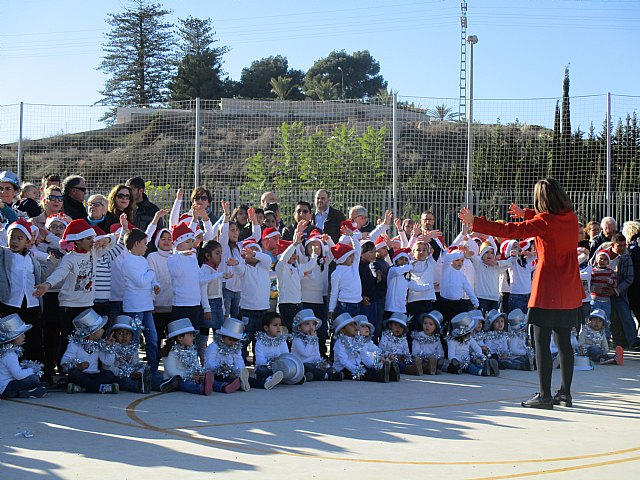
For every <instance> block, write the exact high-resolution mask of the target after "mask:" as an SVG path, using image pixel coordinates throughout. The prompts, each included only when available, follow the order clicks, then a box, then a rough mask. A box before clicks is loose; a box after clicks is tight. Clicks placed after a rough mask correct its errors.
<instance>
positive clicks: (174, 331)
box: [167, 318, 196, 338]
mask: <svg viewBox="0 0 640 480" xmlns="http://www.w3.org/2000/svg"><path fill="white" fill-rule="evenodd" d="M195 331H196V329H195V328H193V325H192V324H191V320H189V319H188V318H179V319H178V320H174V321H173V322H170V323H169V325H167V338H173V337H177V336H178V335H182V334H183V333H189V332H195Z"/></svg>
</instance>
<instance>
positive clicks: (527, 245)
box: [518, 237, 534, 252]
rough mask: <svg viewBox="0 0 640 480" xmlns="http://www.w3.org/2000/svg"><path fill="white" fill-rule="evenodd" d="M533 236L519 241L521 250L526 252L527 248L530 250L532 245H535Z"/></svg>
mask: <svg viewBox="0 0 640 480" xmlns="http://www.w3.org/2000/svg"><path fill="white" fill-rule="evenodd" d="M533 241H534V240H533V237H532V238H527V239H525V240H522V241H521V242H518V245H520V251H521V252H526V251H527V250H529V249H530V248H531V245H533Z"/></svg>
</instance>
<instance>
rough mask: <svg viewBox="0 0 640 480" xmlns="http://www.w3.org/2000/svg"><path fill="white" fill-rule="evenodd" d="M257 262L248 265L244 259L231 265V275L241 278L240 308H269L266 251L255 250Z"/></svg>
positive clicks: (268, 262)
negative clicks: (233, 265)
mask: <svg viewBox="0 0 640 480" xmlns="http://www.w3.org/2000/svg"><path fill="white" fill-rule="evenodd" d="M255 258H256V260H258V263H257V264H256V265H254V266H251V265H249V264H248V263H247V262H245V261H244V259H240V263H239V264H238V265H236V266H235V267H233V275H234V277H235V276H238V277H239V278H241V279H242V293H241V294H240V308H244V309H245V310H269V298H270V293H271V274H270V270H271V257H270V256H269V255H267V254H266V253H262V252H256V256H255Z"/></svg>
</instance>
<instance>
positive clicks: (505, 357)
mask: <svg viewBox="0 0 640 480" xmlns="http://www.w3.org/2000/svg"><path fill="white" fill-rule="evenodd" d="M505 316H506V315H505V314H504V313H502V312H498V311H497V310H489V311H488V312H487V326H488V330H489V331H488V332H486V333H485V337H484V343H485V345H486V346H487V347H488V348H489V352H490V353H491V355H492V357H493V358H497V359H498V364H499V365H500V368H508V369H511V370H533V362H532V361H531V360H532V359H531V357H529V356H527V355H516V354H514V353H512V352H510V351H509V341H508V334H507V331H506V330H505Z"/></svg>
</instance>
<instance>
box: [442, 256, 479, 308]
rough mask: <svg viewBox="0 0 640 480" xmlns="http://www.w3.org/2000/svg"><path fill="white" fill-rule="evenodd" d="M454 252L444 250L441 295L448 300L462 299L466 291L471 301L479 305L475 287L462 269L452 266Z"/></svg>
mask: <svg viewBox="0 0 640 480" xmlns="http://www.w3.org/2000/svg"><path fill="white" fill-rule="evenodd" d="M452 256H453V254H450V253H445V252H442V255H441V257H442V258H443V260H442V278H441V279H440V295H441V296H442V297H443V298H445V299H447V300H460V299H462V298H463V297H462V294H463V292H466V293H467V295H468V296H469V298H470V299H471V303H473V305H478V298H477V297H476V295H475V293H474V291H473V288H471V285H470V284H469V281H468V280H467V278H466V277H465V276H464V273H463V272H462V270H456V269H455V268H453V267H452V266H451V260H450V259H451V257H452Z"/></svg>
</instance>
